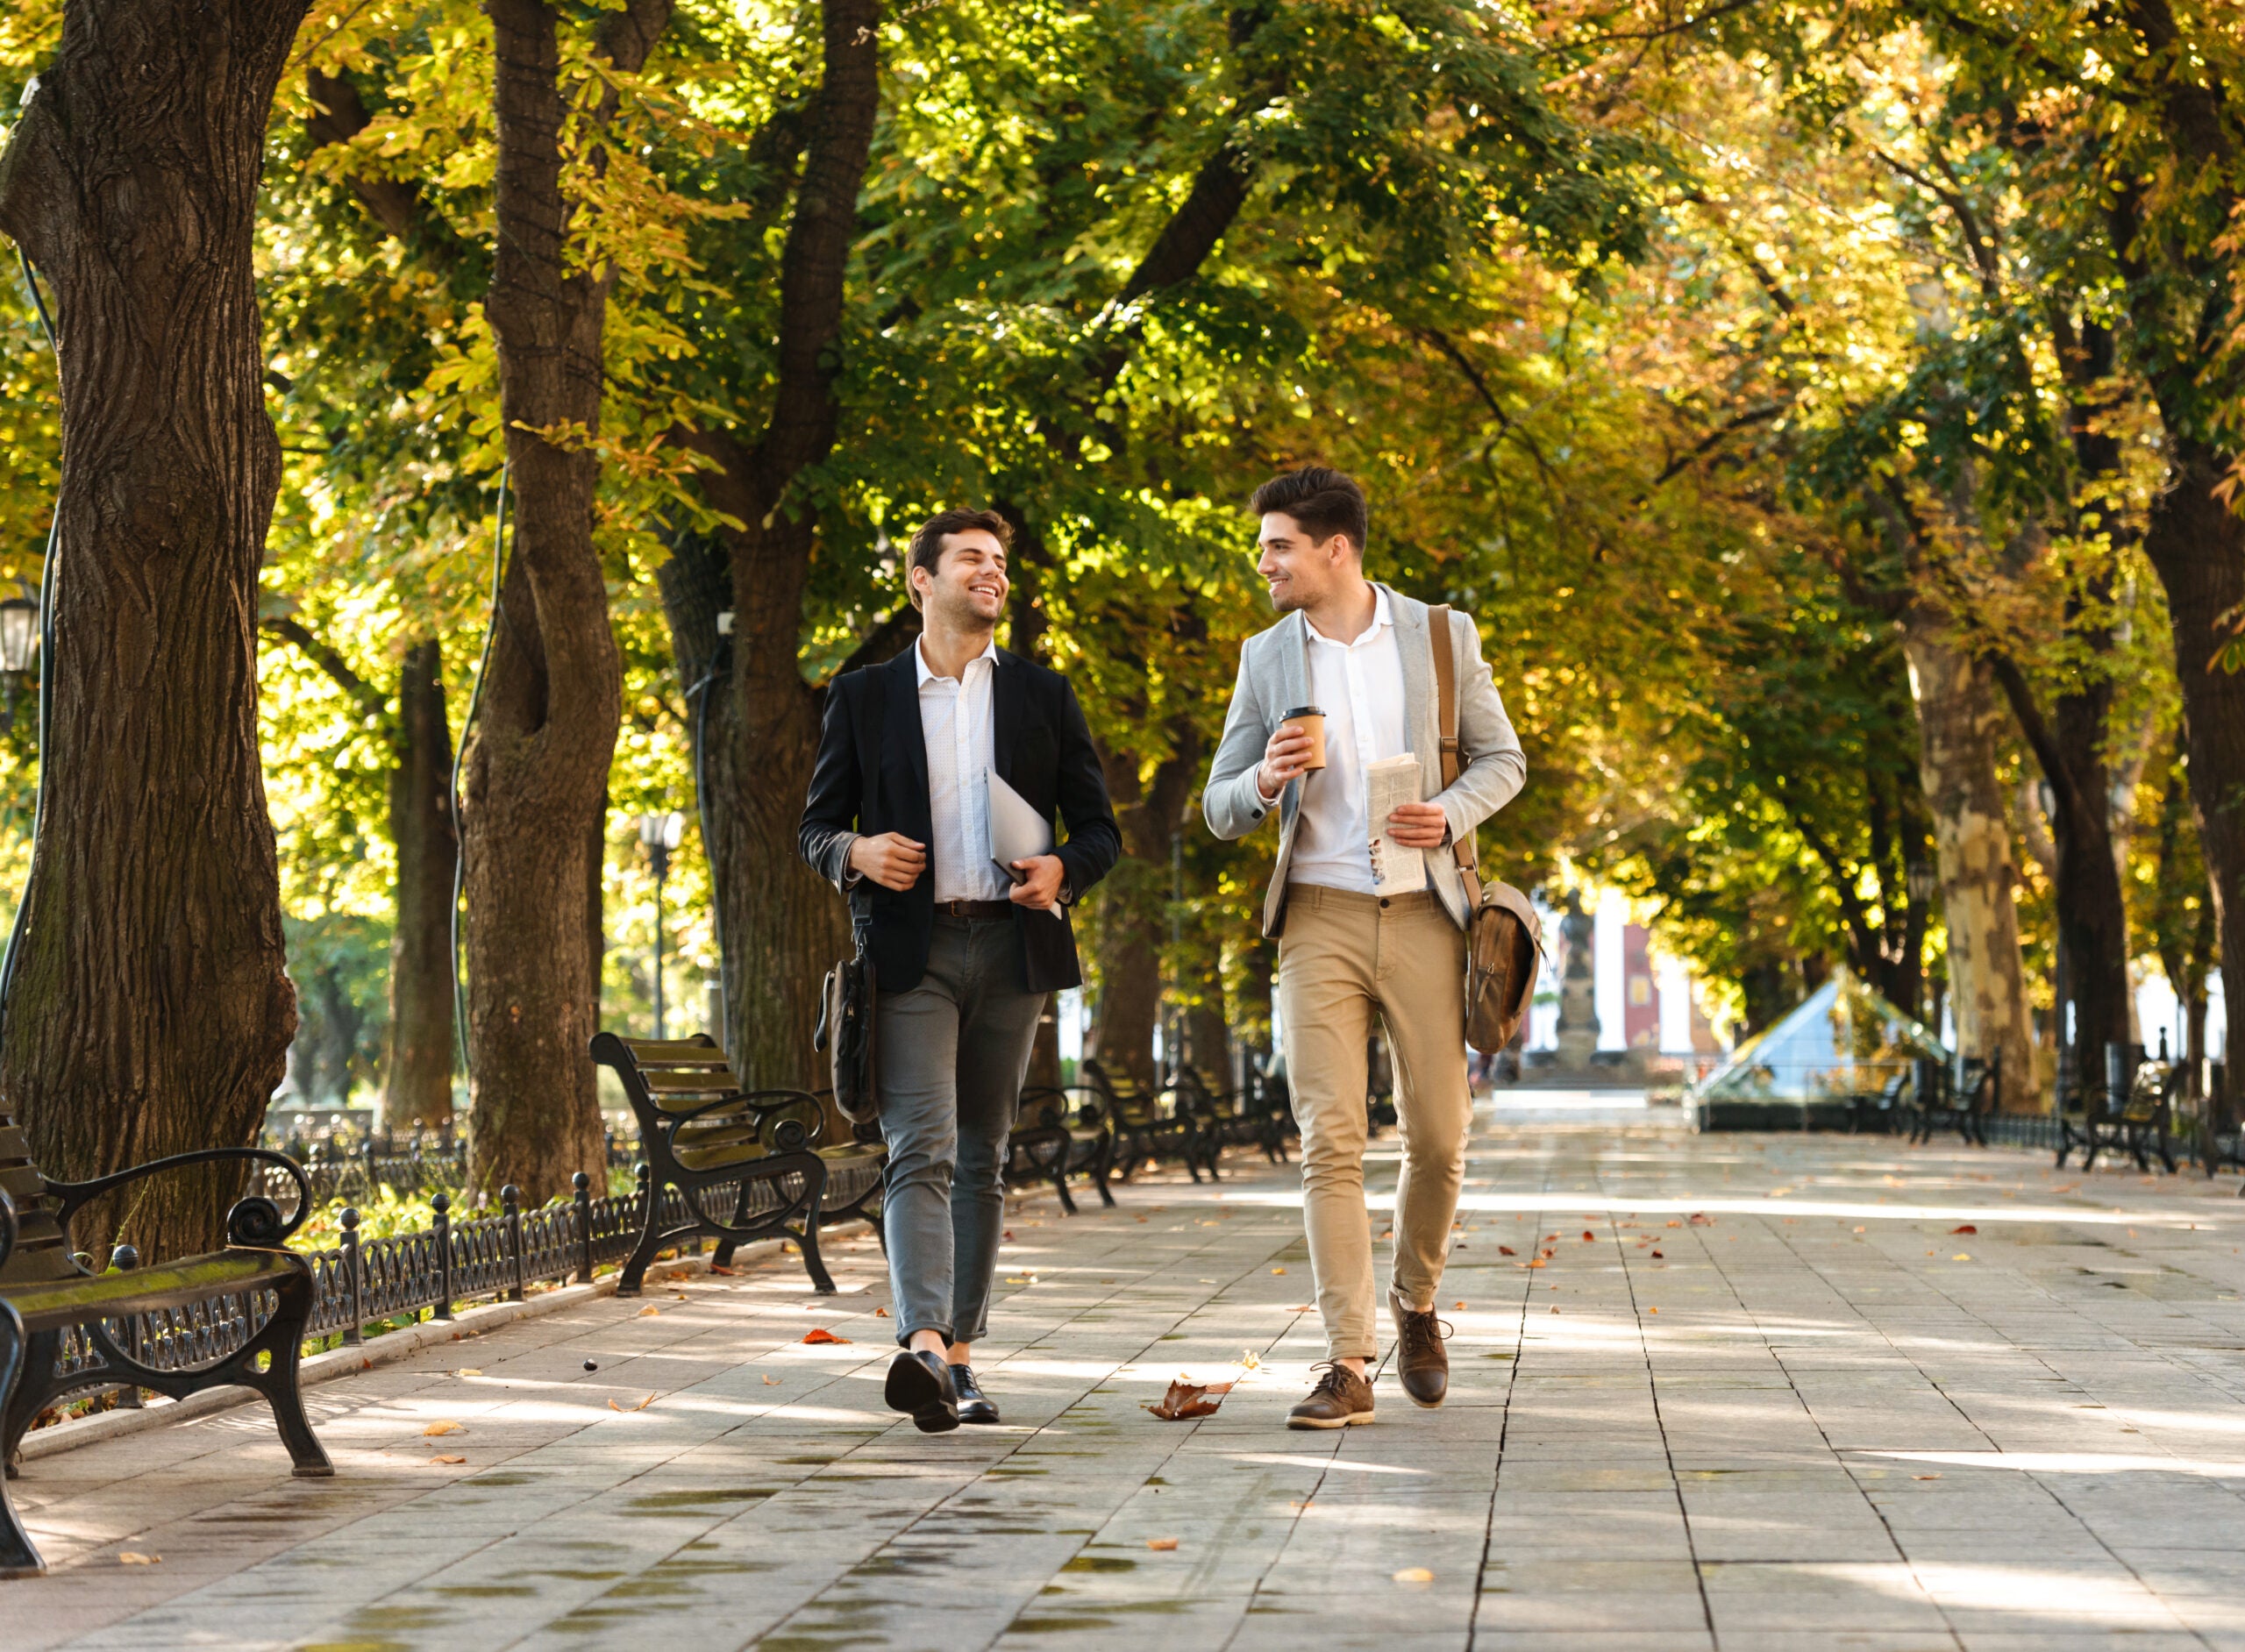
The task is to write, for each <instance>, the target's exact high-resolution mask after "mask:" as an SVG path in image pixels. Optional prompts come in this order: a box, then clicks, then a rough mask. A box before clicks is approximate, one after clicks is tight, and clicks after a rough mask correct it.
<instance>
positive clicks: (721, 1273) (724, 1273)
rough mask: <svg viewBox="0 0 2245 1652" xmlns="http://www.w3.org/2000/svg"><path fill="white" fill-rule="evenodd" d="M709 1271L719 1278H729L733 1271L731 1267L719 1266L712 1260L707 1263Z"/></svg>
mask: <svg viewBox="0 0 2245 1652" xmlns="http://www.w3.org/2000/svg"><path fill="white" fill-rule="evenodd" d="M709 1271H710V1272H712V1273H714V1274H716V1276H717V1277H718V1278H721V1279H730V1278H732V1277H733V1271H732V1270H731V1268H721V1267H719V1266H718V1265H717V1264H716V1263H714V1262H713V1263H711V1264H709Z"/></svg>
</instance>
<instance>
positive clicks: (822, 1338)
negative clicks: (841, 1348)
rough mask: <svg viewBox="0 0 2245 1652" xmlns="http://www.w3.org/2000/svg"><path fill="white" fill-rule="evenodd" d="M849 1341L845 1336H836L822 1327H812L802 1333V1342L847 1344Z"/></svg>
mask: <svg viewBox="0 0 2245 1652" xmlns="http://www.w3.org/2000/svg"><path fill="white" fill-rule="evenodd" d="M849 1340H850V1339H849V1338H848V1337H846V1336H837V1335H835V1334H834V1333H833V1332H831V1331H830V1330H828V1329H827V1328H825V1327H824V1326H823V1325H814V1326H813V1327H811V1328H810V1329H809V1330H808V1331H805V1332H804V1333H803V1341H805V1342H842V1343H847V1342H849Z"/></svg>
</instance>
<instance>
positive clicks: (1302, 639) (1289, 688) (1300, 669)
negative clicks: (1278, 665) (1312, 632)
mask: <svg viewBox="0 0 2245 1652" xmlns="http://www.w3.org/2000/svg"><path fill="white" fill-rule="evenodd" d="M1286 618H1287V621H1288V623H1291V624H1292V625H1293V626H1294V631H1293V633H1292V634H1291V636H1290V637H1288V639H1287V646H1286V704H1284V705H1283V706H1280V707H1279V716H1285V715H1286V713H1287V712H1289V711H1294V710H1296V709H1299V708H1301V707H1303V706H1307V705H1314V704H1315V703H1316V702H1315V700H1313V699H1312V697H1311V694H1310V687H1309V686H1310V684H1311V683H1313V682H1315V680H1316V678H1315V676H1314V675H1313V674H1312V673H1311V672H1310V669H1309V622H1308V620H1307V619H1305V618H1304V617H1303V616H1302V611H1301V609H1295V610H1294V612H1293V613H1292V614H1289V615H1288V616H1286Z"/></svg>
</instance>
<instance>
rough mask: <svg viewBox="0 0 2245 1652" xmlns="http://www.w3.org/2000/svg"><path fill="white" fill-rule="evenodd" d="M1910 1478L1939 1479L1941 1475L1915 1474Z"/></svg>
mask: <svg viewBox="0 0 2245 1652" xmlns="http://www.w3.org/2000/svg"><path fill="white" fill-rule="evenodd" d="M1910 1478H1912V1479H1914V1480H1938V1479H1939V1478H1941V1476H1939V1475H1938V1474H1913V1475H1912V1476H1911V1477H1910Z"/></svg>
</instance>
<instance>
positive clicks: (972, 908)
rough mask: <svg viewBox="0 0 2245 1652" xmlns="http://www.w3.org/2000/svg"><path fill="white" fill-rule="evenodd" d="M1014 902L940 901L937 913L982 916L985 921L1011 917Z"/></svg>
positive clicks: (952, 916)
mask: <svg viewBox="0 0 2245 1652" xmlns="http://www.w3.org/2000/svg"><path fill="white" fill-rule="evenodd" d="M936 915H937V916H938V917H944V918H980V919H981V920H982V921H983V922H994V921H995V920H997V919H999V918H1010V917H1011V916H1013V915H1014V903H1013V902H1012V901H937V902H936Z"/></svg>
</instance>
